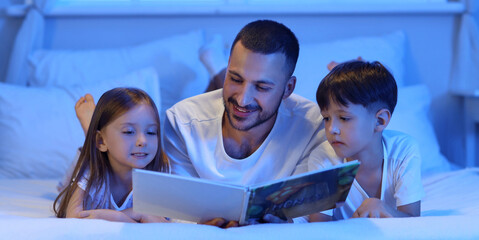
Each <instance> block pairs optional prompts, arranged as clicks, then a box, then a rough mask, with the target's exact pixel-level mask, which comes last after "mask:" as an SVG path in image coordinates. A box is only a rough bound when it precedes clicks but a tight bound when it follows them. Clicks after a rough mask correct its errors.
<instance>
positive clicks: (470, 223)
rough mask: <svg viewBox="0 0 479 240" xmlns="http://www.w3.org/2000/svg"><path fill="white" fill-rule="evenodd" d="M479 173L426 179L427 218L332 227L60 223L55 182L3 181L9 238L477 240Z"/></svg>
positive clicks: (3, 220) (1, 208)
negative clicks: (54, 209) (55, 210)
mask: <svg viewBox="0 0 479 240" xmlns="http://www.w3.org/2000/svg"><path fill="white" fill-rule="evenodd" d="M478 181H479V169H463V170H456V171H451V172H446V173H440V174H434V175H432V176H429V177H426V178H424V180H423V184H424V187H425V190H426V198H425V199H424V200H423V202H422V216H421V217H419V218H404V219H399V218H396V219H350V220H343V221H338V222H329V223H304V224H287V226H285V224H263V225H253V226H246V227H240V228H234V229H220V228H216V227H211V226H204V225H196V224H186V223H168V224H161V223H154V224H127V223H115V222H108V221H103V220H79V219H57V218H55V217H53V213H52V203H53V200H54V198H55V197H56V195H57V191H56V185H57V183H58V182H57V181H56V180H30V179H22V180H11V179H4V180H0V192H1V195H0V203H1V205H0V225H1V226H2V227H1V228H0V234H1V236H2V238H5V239H43V238H45V239H86V238H89V239H131V238H134V239H137V238H138V239H139V238H141V239H158V238H164V239H191V238H193V239H265V238H267V239H318V238H323V239H331V238H334V239H352V238H354V239H358V238H359V239H361V238H364V239H474V238H477V237H478V236H479V228H478V227H477V224H476V223H477V216H478V215H479V204H478V203H479V191H477V182H478Z"/></svg>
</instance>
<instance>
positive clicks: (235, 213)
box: [133, 161, 359, 224]
mask: <svg viewBox="0 0 479 240" xmlns="http://www.w3.org/2000/svg"><path fill="white" fill-rule="evenodd" d="M358 168H359V162H358V161H352V162H348V163H344V164H341V165H336V166H333V167H331V168H326V169H320V170H316V171H312V172H308V173H303V174H298V175H295V176H291V177H287V178H283V179H278V180H274V181H271V182H267V183H264V184H259V185H255V186H238V185H232V184H227V183H221V182H215V181H211V180H204V179H199V178H191V177H182V176H177V175H171V174H166V173H160V172H155V171H148V170H140V169H135V170H134V172H133V210H134V211H136V212H139V213H144V214H152V215H158V216H163V217H169V218H174V219H181V220H186V221H194V222H202V221H207V220H211V219H213V218H216V217H221V218H224V219H226V220H234V221H238V222H239V223H240V224H247V223H248V222H251V221H258V220H260V219H262V218H263V216H264V215H266V214H272V215H275V216H277V217H279V218H281V219H285V220H286V219H287V218H295V217H300V216H305V215H308V214H311V213H315V212H319V211H323V210H327V209H331V208H335V207H337V206H339V205H340V204H342V203H344V201H345V200H346V197H347V195H348V193H349V189H350V188H351V184H352V182H353V180H354V177H355V175H356V172H357V170H358Z"/></svg>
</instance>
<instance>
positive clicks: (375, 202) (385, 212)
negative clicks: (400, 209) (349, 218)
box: [353, 198, 396, 218]
mask: <svg viewBox="0 0 479 240" xmlns="http://www.w3.org/2000/svg"><path fill="white" fill-rule="evenodd" d="M394 212H396V210H395V209H392V208H391V207H389V206H388V205H386V204H385V203H384V202H383V201H381V200H380V199H377V198H368V199H366V200H364V202H363V203H362V204H361V206H359V207H358V209H356V211H355V212H354V213H353V218H360V217H361V218H362V217H369V218H389V217H393V214H394Z"/></svg>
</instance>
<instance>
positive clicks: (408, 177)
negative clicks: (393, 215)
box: [308, 130, 424, 219]
mask: <svg viewBox="0 0 479 240" xmlns="http://www.w3.org/2000/svg"><path fill="white" fill-rule="evenodd" d="M383 150H384V164H383V173H382V174H383V175H382V182H381V200H383V201H384V202H385V203H386V204H387V205H389V206H391V207H393V208H395V209H397V207H398V206H402V205H406V204H410V203H414V202H417V201H420V200H421V199H422V198H423V197H424V189H423V186H422V182H421V157H420V154H419V149H418V148H417V144H416V143H415V141H414V140H413V139H412V137H410V136H408V135H406V134H404V133H401V132H397V131H391V130H385V131H383ZM344 161H345V159H341V158H339V157H338V156H337V155H336V154H335V152H334V149H333V148H332V146H331V144H329V142H324V143H323V144H321V146H320V147H319V148H317V149H316V150H315V151H314V152H313V153H312V154H311V157H310V161H309V163H308V169H309V170H310V171H311V170H316V169H320V168H325V167H330V166H333V165H337V164H340V163H343V162H344ZM367 198H369V196H368V195H367V193H366V192H365V191H364V190H363V189H362V187H361V186H360V185H359V183H358V182H357V181H356V180H354V182H353V185H352V186H351V190H350V192H349V195H348V197H347V199H346V202H345V204H344V205H343V206H341V207H338V208H336V209H333V210H332V211H325V212H323V213H324V214H327V215H333V219H348V218H351V217H352V216H353V213H354V212H355V211H356V209H357V208H358V207H359V206H360V205H361V204H362V203H363V201H364V200H365V199H367Z"/></svg>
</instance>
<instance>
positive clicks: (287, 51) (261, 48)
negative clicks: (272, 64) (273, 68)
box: [231, 20, 299, 77]
mask: <svg viewBox="0 0 479 240" xmlns="http://www.w3.org/2000/svg"><path fill="white" fill-rule="evenodd" d="M238 41H241V43H242V44H243V46H244V47H245V48H246V49H248V50H250V51H253V52H255V53H262V54H272V53H277V52H281V53H283V54H284V55H285V56H286V65H287V71H286V72H287V73H288V74H289V76H288V77H291V75H293V72H294V69H295V67H296V62H297V61H298V55H299V43H298V39H297V38H296V36H295V35H294V33H293V32H292V31H291V30H290V29H289V28H288V27H286V26H285V25H283V24H281V23H278V22H275V21H271V20H257V21H254V22H251V23H248V24H247V25H246V26H244V27H243V28H242V29H241V31H240V32H239V33H238V35H236V38H235V40H234V41H233V45H232V46H231V52H232V51H233V48H234V46H235V45H236V43H237V42H238Z"/></svg>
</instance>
